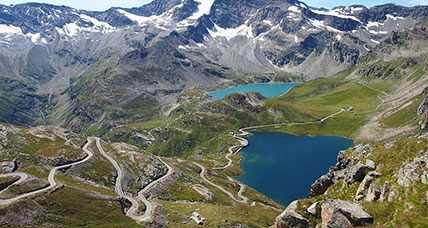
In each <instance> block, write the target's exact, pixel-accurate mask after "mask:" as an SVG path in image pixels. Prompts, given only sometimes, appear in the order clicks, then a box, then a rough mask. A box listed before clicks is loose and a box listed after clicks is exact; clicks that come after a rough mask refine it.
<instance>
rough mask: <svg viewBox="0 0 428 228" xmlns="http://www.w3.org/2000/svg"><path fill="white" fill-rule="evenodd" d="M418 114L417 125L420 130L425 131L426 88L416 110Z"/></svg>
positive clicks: (427, 98)
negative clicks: (418, 120)
mask: <svg viewBox="0 0 428 228" xmlns="http://www.w3.org/2000/svg"><path fill="white" fill-rule="evenodd" d="M418 114H419V116H420V118H421V120H420V122H419V124H420V126H421V129H422V130H426V129H427V121H428V88H426V89H425V91H424V93H423V98H422V102H421V104H420V105H419V108H418Z"/></svg>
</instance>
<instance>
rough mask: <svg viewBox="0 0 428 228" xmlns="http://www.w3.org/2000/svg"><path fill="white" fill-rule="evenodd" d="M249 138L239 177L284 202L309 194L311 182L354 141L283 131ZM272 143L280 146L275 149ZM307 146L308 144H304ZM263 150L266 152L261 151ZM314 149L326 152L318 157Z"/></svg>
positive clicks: (253, 135)
mask: <svg viewBox="0 0 428 228" xmlns="http://www.w3.org/2000/svg"><path fill="white" fill-rule="evenodd" d="M260 136H261V138H260ZM265 136H267V137H268V138H266V137H265ZM271 136H272V137H273V138H271V141H269V137H271ZM281 139H282V140H281ZM296 140H297V141H296ZM299 140H300V141H301V143H298V141H299ZM302 140H303V141H302ZM248 141H249V145H248V146H247V147H245V148H243V149H242V151H241V153H240V158H241V160H240V169H241V174H240V175H239V176H237V177H236V179H237V180H239V181H241V182H242V183H244V184H246V185H248V186H249V187H251V188H253V189H255V190H256V191H258V192H261V193H262V194H264V195H266V196H268V197H269V198H271V199H272V200H274V201H276V202H277V203H279V204H281V205H283V206H287V205H288V203H290V202H291V201H293V200H294V199H297V198H301V197H306V196H307V195H308V193H309V189H310V185H311V184H312V183H313V182H314V181H315V180H316V179H317V178H318V177H319V176H321V175H323V174H324V173H325V172H327V171H328V168H329V167H331V166H332V165H334V164H335V162H336V159H337V156H338V154H339V152H340V151H341V150H345V149H347V148H350V147H351V146H352V145H353V141H352V140H351V139H347V138H343V137H336V136H296V135H291V134H288V133H279V132H255V133H252V134H251V135H250V136H249V137H248ZM284 143H285V144H284ZM287 144H288V145H287ZM272 145H275V146H278V145H280V146H279V147H276V150H275V146H274V147H271V146H272ZM263 146H264V148H262V147H263ZM287 146H288V147H287ZM304 146H307V147H306V148H302V147H304ZM299 147H300V149H299ZM311 147H313V148H311ZM260 151H263V152H262V153H261V154H260ZM278 151H286V153H278ZM295 151H299V153H300V155H299V153H295ZM314 151H321V152H322V151H324V152H323V154H318V155H322V157H320V158H318V159H315V158H316V156H314V155H317V154H315V153H314ZM302 152H303V153H302ZM284 155H285V156H284ZM287 155H288V156H287ZM299 164H301V165H299ZM317 164H318V165H317ZM307 167H311V169H308V168H307ZM300 174H304V175H300ZM278 180H280V181H279V182H278ZM290 183H293V185H291V184H290Z"/></svg>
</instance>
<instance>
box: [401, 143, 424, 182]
mask: <svg viewBox="0 0 428 228" xmlns="http://www.w3.org/2000/svg"><path fill="white" fill-rule="evenodd" d="M427 169H428V151H426V152H425V153H423V154H422V155H421V156H419V157H417V158H415V159H414V160H413V161H411V162H408V163H406V164H404V165H402V166H401V168H400V169H399V170H398V173H397V174H396V177H397V183H398V184H399V185H401V186H403V187H409V186H410V185H411V184H412V183H414V182H416V181H421V177H422V176H423V175H424V174H423V171H424V170H425V171H426V170H427Z"/></svg>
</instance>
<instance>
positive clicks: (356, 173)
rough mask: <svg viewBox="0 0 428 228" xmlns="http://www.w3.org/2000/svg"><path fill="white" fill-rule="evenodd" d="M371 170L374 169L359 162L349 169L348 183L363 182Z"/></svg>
mask: <svg viewBox="0 0 428 228" xmlns="http://www.w3.org/2000/svg"><path fill="white" fill-rule="evenodd" d="M370 170H372V167H370V166H368V165H365V164H361V163H358V164H356V165H354V166H352V167H351V168H350V169H348V170H347V172H346V173H345V181H346V182H347V183H348V184H351V183H354V182H361V181H363V179H364V177H365V176H366V174H367V173H368V172H369V171H370Z"/></svg>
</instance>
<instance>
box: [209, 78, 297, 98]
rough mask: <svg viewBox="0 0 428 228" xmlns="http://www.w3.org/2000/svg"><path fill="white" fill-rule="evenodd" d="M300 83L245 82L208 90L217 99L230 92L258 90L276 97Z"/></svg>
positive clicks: (264, 94) (265, 94) (266, 95)
mask: <svg viewBox="0 0 428 228" xmlns="http://www.w3.org/2000/svg"><path fill="white" fill-rule="evenodd" d="M296 85H298V83H291V82H290V83H252V84H243V85H237V86H233V87H229V88H225V89H219V90H215V91H211V92H208V95H209V96H210V97H213V98H214V99H215V100H222V99H224V98H225V97H227V96H228V95H230V94H234V93H251V92H258V93H260V94H262V95H263V96H265V97H276V96H280V95H282V94H284V93H287V92H288V91H290V89H292V88H293V87H295V86H296Z"/></svg>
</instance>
